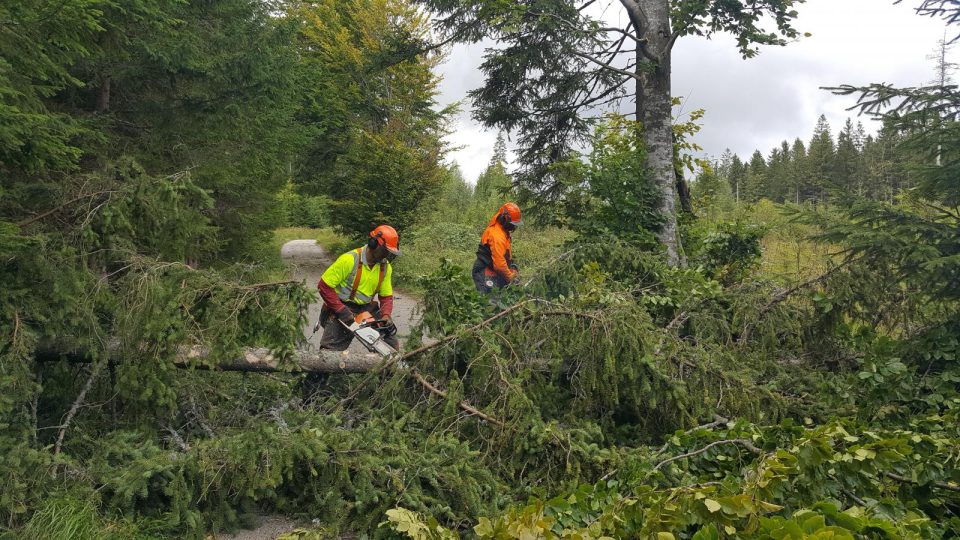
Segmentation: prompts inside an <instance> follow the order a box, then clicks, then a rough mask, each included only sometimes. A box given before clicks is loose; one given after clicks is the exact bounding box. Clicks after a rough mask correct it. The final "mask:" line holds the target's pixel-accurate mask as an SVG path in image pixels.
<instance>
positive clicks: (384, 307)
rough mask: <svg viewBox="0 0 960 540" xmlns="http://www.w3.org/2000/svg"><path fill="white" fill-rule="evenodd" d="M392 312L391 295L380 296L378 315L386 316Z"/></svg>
mask: <svg viewBox="0 0 960 540" xmlns="http://www.w3.org/2000/svg"><path fill="white" fill-rule="evenodd" d="M392 313H393V296H381V297H380V316H381V317H387V316H389V315H391V314H392Z"/></svg>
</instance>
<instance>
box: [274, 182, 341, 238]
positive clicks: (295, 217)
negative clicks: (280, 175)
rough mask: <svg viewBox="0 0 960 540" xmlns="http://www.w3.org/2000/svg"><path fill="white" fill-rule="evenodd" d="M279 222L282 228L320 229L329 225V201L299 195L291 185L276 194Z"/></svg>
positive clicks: (319, 197) (317, 197)
mask: <svg viewBox="0 0 960 540" xmlns="http://www.w3.org/2000/svg"><path fill="white" fill-rule="evenodd" d="M277 205H278V206H279V211H280V216H281V219H280V222H281V224H282V225H283V226H284V227H305V228H320V227H326V226H329V225H330V209H329V207H330V199H328V198H327V197H323V196H309V195H301V194H299V193H297V192H296V191H295V188H294V186H293V184H287V186H286V187H284V188H283V190H282V191H281V192H280V193H278V194H277Z"/></svg>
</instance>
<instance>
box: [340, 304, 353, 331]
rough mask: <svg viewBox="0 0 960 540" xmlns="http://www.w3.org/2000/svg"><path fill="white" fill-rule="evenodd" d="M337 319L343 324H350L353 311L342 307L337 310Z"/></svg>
mask: <svg viewBox="0 0 960 540" xmlns="http://www.w3.org/2000/svg"><path fill="white" fill-rule="evenodd" d="M337 319H338V320H339V321H340V322H342V323H343V324H345V325H347V326H350V325H351V324H353V312H352V311H350V308H346V307H345V308H343V309H341V310H340V311H338V312H337Z"/></svg>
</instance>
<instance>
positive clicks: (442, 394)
mask: <svg viewBox="0 0 960 540" xmlns="http://www.w3.org/2000/svg"><path fill="white" fill-rule="evenodd" d="M410 376H411V377H413V378H414V379H416V381H417V382H418V383H420V384H421V385H423V387H424V388H426V389H427V390H429V391H430V393H431V394H434V395H437V396H439V397H441V398H444V399H446V398H447V392H446V391H444V390H441V389H439V388H437V387H436V386H434V385H432V384H430V382H429V381H427V380H426V379H425V378H423V375H421V374H420V372H419V371H417V370H416V369H412V370H410ZM457 405H458V406H459V407H460V408H461V409H463V410H464V411H466V412H467V413H468V414H470V415H472V416H476V417H477V418H480V419H483V420H486V421H487V422H490V423H491V424H494V425H497V426H499V427H505V426H504V423H503V422H501V421H500V420H497V419H496V418H493V417H492V416H490V415H488V414H486V413H483V412H481V411H480V410H479V409H477V408H476V407H474V406H472V405H470V404H469V403H467V402H466V401H461V402H459V403H457Z"/></svg>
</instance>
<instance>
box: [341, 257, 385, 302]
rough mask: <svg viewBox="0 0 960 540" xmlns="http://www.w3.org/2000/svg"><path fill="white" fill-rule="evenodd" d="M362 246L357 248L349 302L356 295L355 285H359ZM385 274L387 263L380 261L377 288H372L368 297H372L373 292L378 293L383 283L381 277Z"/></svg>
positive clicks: (361, 268)
mask: <svg viewBox="0 0 960 540" xmlns="http://www.w3.org/2000/svg"><path fill="white" fill-rule="evenodd" d="M361 259H363V248H359V249H358V250H357V265H356V266H355V273H354V276H353V287H350V302H353V300H354V298H356V296H357V287H359V286H360V276H361V274H362V273H363V262H362V261H361ZM386 275H387V265H385V264H383V263H382V262H381V263H380V279H379V280H378V281H377V288H376V289H374V290H373V294H371V295H370V298H373V295H374V294H379V293H380V286H381V285H383V278H384V277H385V276H386Z"/></svg>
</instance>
